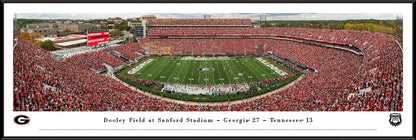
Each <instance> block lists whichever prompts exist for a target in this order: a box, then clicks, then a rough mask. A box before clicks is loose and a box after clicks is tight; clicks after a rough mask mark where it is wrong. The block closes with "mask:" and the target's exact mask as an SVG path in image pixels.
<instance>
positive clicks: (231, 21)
mask: <svg viewBox="0 0 416 140" xmlns="http://www.w3.org/2000/svg"><path fill="white" fill-rule="evenodd" d="M149 25H159V26H160V25H251V20H250V19H152V20H149Z"/></svg>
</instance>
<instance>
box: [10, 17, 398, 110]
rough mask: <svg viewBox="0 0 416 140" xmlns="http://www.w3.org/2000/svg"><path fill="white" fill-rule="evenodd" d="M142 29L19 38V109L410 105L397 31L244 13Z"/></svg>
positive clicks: (157, 22) (158, 22) (155, 22)
mask: <svg viewBox="0 0 416 140" xmlns="http://www.w3.org/2000/svg"><path fill="white" fill-rule="evenodd" d="M136 30H137V33H139V37H137V42H134V43H126V44H119V45H112V46H101V47H94V48H92V49H89V50H87V51H82V52H76V53H68V54H63V55H57V54H54V53H51V52H49V51H46V50H43V49H42V48H39V47H37V46H36V45H34V44H33V43H31V42H29V41H26V40H24V39H22V38H18V40H17V42H16V44H15V45H14V46H13V47H14V49H13V80H14V87H13V88H14V90H13V91H14V92H13V100H14V102H13V104H14V108H13V110H14V111H403V52H402V43H400V42H402V41H401V40H402V39H401V38H399V37H396V36H392V35H389V34H385V33H379V32H367V31H352V30H333V29H310V28H286V27H254V26H253V25H252V21H251V20H250V19H239V18H232V19H149V20H143V21H142V23H141V25H140V28H137V29H136ZM95 34H98V35H100V36H106V35H103V34H99V33H95Z"/></svg>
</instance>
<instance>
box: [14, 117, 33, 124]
mask: <svg viewBox="0 0 416 140" xmlns="http://www.w3.org/2000/svg"><path fill="white" fill-rule="evenodd" d="M29 121H30V118H29V117H28V116H26V115H18V116H16V117H14V122H15V123H16V124H18V125H25V124H27V123H29Z"/></svg>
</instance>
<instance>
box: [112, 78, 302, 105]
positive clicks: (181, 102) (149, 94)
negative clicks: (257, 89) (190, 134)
mask: <svg viewBox="0 0 416 140" xmlns="http://www.w3.org/2000/svg"><path fill="white" fill-rule="evenodd" d="M107 76H109V77H111V78H113V79H114V80H116V81H118V82H120V83H121V84H123V85H125V86H127V87H129V88H130V89H132V90H135V91H137V92H140V93H142V94H145V95H148V96H150V97H154V98H158V99H162V100H166V101H169V102H175V103H179V104H187V105H209V106H213V105H233V104H240V103H243V102H250V101H253V100H256V99H259V98H263V97H266V96H268V95H271V94H275V93H278V92H279V91H282V90H285V89H286V88H288V87H290V86H292V85H293V84H295V83H296V82H298V81H300V80H302V79H303V77H304V76H305V74H302V75H301V76H299V77H298V78H297V79H296V80H294V81H292V82H290V83H289V84H287V85H285V86H283V87H281V88H279V89H276V90H273V91H270V92H268V93H265V94H262V95H258V96H254V97H250V98H246V99H243V100H235V101H230V103H228V102H227V101H225V102H192V101H182V100H176V99H171V98H167V97H162V96H159V95H155V94H152V93H149V92H144V91H142V90H140V89H138V88H136V87H134V86H131V85H129V84H127V83H125V82H123V81H121V80H120V79H118V78H117V77H116V76H115V75H114V74H107Z"/></svg>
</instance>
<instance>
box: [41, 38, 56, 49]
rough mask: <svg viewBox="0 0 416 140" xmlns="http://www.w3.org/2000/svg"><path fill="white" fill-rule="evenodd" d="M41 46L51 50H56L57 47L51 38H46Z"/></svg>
mask: <svg viewBox="0 0 416 140" xmlns="http://www.w3.org/2000/svg"><path fill="white" fill-rule="evenodd" d="M40 47H41V48H43V49H45V50H49V51H54V50H56V48H55V47H53V42H52V41H51V40H46V41H44V42H43V43H42V44H41V45H40Z"/></svg>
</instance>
